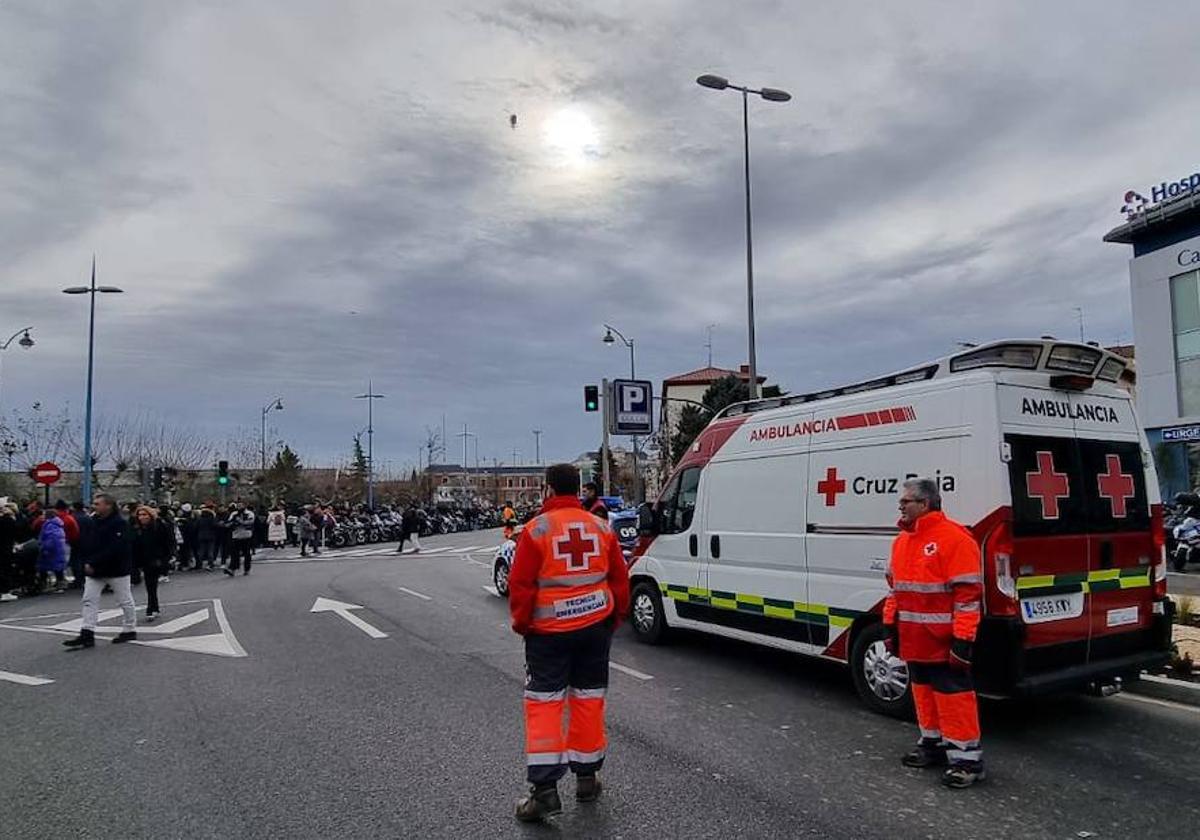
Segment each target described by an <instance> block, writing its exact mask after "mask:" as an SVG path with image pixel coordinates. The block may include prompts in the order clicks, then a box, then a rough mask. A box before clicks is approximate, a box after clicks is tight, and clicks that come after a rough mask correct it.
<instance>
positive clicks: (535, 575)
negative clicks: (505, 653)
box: [508, 496, 629, 635]
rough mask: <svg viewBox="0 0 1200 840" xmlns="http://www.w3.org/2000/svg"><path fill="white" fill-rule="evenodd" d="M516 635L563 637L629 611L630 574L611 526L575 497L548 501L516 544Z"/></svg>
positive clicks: (512, 601) (512, 593)
mask: <svg viewBox="0 0 1200 840" xmlns="http://www.w3.org/2000/svg"><path fill="white" fill-rule="evenodd" d="M508 607H509V612H510V613H511V614H512V625H513V629H514V630H515V631H517V632H518V633H521V634H522V635H524V634H525V633H529V632H533V633H564V632H567V631H568V630H578V629H580V628H583V627H588V626H590V625H592V624H595V623H597V622H599V621H603V620H605V619H606V618H608V617H609V616H610V615H612V614H613V613H614V612H615V613H616V616H617V618H618V619H620V618H621V617H622V616H624V615H625V612H626V611H627V610H628V609H629V572H628V569H627V568H626V566H625V557H624V555H623V554H622V553H621V544H620V542H618V540H617V536H616V534H615V533H613V530H612V528H610V527H609V525H608V523H607V522H601V521H600V520H599V519H597V518H596V517H595V516H593V515H592V514H590V513H588V512H587V511H585V510H584V509H583V507H582V506H581V505H580V504H579V500H578V499H577V498H575V497H574V496H555V497H552V498H550V499H547V500H546V503H545V504H544V505H543V507H542V512H541V513H540V514H539V515H538V516H537V517H535V518H534V519H533V520H532V521H531V522H529V523H528V524H527V525H526V526H525V530H524V531H522V532H521V537H520V539H519V540H518V541H517V552H516V557H515V558H514V560H513V565H512V571H511V572H510V573H509V578H508Z"/></svg>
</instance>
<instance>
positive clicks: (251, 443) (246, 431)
mask: <svg viewBox="0 0 1200 840" xmlns="http://www.w3.org/2000/svg"><path fill="white" fill-rule="evenodd" d="M258 434H259V432H258V430H257V429H250V428H247V427H246V426H239V427H238V428H236V429H235V430H234V431H233V434H231V435H230V436H229V437H227V438H226V439H225V443H224V444H223V445H222V446H219V447H217V451H216V455H215V457H216V458H217V459H218V460H225V461H228V462H229V465H230V466H231V467H235V468H240V469H257V468H258V465H259V461H260V459H261V457H262V456H261V452H260V450H259V440H258Z"/></svg>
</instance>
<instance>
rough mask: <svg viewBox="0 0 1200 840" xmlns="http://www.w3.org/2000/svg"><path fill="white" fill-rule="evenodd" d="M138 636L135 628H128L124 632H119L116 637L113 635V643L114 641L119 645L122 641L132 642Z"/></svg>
mask: <svg viewBox="0 0 1200 840" xmlns="http://www.w3.org/2000/svg"><path fill="white" fill-rule="evenodd" d="M136 638H137V632H136V631H134V630H126V631H125V632H123V633H118V634H117V635H116V636H114V637H113V640H112V643H113V644H114V645H119V644H121V643H122V642H132V641H133V640H134V639H136Z"/></svg>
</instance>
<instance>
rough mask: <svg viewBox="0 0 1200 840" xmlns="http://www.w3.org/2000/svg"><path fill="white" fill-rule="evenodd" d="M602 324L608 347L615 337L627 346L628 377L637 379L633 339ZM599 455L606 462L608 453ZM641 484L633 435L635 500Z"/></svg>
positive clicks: (605, 420)
mask: <svg viewBox="0 0 1200 840" xmlns="http://www.w3.org/2000/svg"><path fill="white" fill-rule="evenodd" d="M603 326H604V329H605V330H606V332H605V333H604V338H603V339H602V340H603V341H604V343H605V344H607V345H608V346H609V347H612V346H613V345H614V344H616V339H617V338H619V339H621V343H622V344H624V345H625V346H626V347H628V348H629V378H630V379H637V366H636V363H635V361H634V356H633V343H634V342H633V339H632V338H626V337H625V336H624V335H622V334H621V331H620V330H619V329H617V328H616V327H614V326H611V325H609V324H604V325H603ZM614 333H615V334H616V338H613V335H614ZM607 398H608V397H607V395H606V396H605V399H607ZM604 422H605V423H606V424H607V423H608V418H607V417H605V418H604ZM601 457H602V458H604V459H605V460H604V462H603V463H605V464H607V459H608V453H607V452H606V453H604V454H603V455H602V456H601ZM641 486H642V476H641V474H640V473H639V472H638V439H637V436H636V435H634V437H633V494H634V496H635V499H634V501H637V500H638V499H640V498H641Z"/></svg>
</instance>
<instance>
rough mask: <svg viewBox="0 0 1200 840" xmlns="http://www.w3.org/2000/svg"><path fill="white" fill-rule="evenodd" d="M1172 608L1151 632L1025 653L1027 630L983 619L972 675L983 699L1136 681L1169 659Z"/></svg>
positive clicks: (1156, 619)
mask: <svg viewBox="0 0 1200 840" xmlns="http://www.w3.org/2000/svg"><path fill="white" fill-rule="evenodd" d="M1172 607H1173V605H1172V604H1171V603H1170V601H1168V602H1166V604H1165V605H1164V609H1163V612H1162V613H1161V614H1156V615H1155V616H1154V621H1153V623H1152V625H1151V626H1150V627H1148V628H1145V629H1142V630H1138V631H1135V632H1131V633H1120V634H1114V635H1110V636H1105V637H1103V638H1102V639H1097V640H1093V641H1092V642H1090V643H1089V642H1087V641H1082V642H1073V643H1070V644H1064V645H1055V646H1052V647H1041V648H1027V647H1025V644H1024V642H1025V625H1024V624H1022V623H1021V621H1020V620H1019V619H1016V618H997V617H989V618H985V619H984V620H983V622H982V623H981V624H980V628H979V634H978V637H977V639H976V643H975V667H974V669H973V670H974V674H975V680H976V684H977V686H978V690H979V693H980V694H984V695H987V696H990V697H1028V696H1033V695H1038V694H1050V693H1054V692H1061V691H1071V690H1075V689H1083V688H1087V687H1088V686H1089V685H1092V684H1106V683H1112V682H1113V681H1114V680H1115V678H1117V677H1120V678H1122V679H1123V680H1125V681H1130V680H1135V679H1137V678H1138V676H1139V674H1141V672H1142V671H1146V670H1153V669H1156V668H1160V667H1161V666H1163V665H1165V664H1166V663H1167V661H1168V659H1169V658H1170V647H1171V618H1172V613H1173V609H1172Z"/></svg>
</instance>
